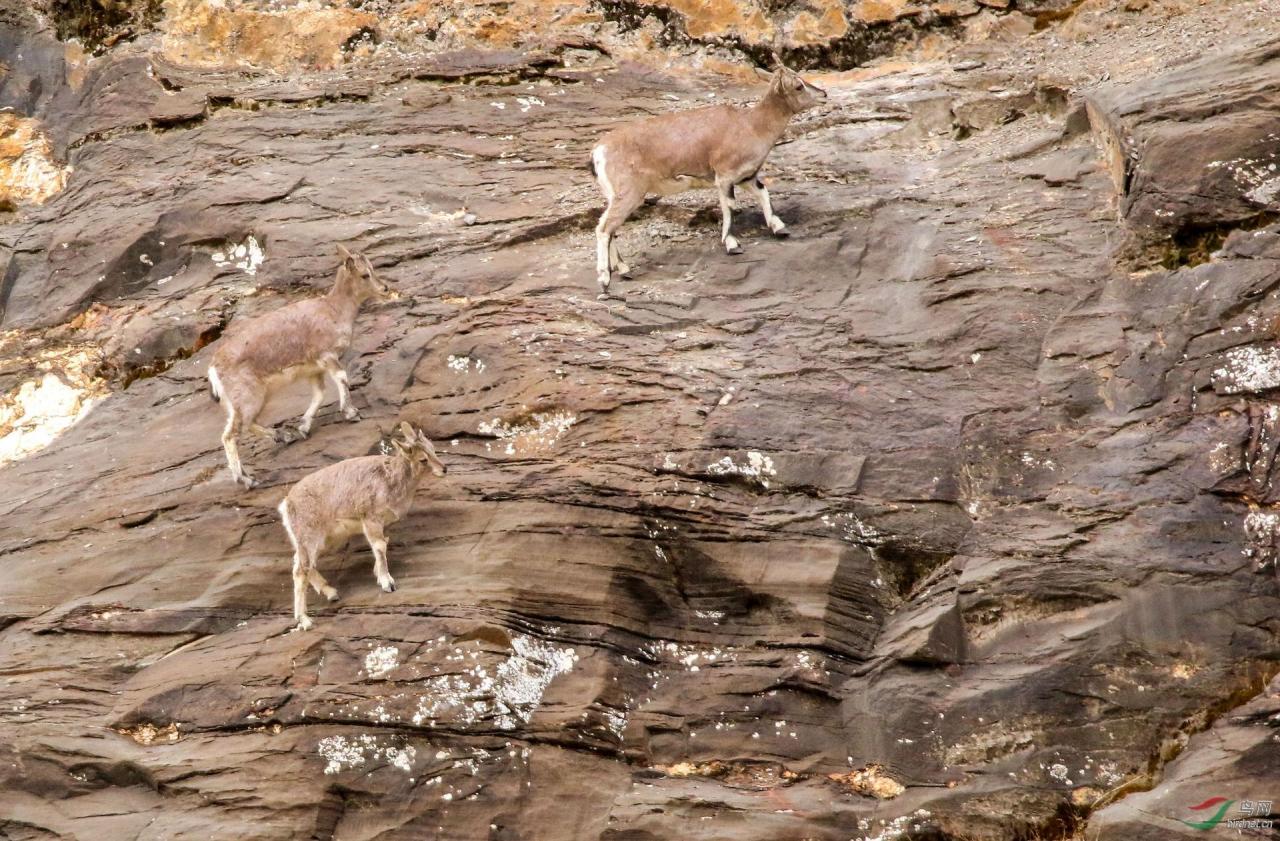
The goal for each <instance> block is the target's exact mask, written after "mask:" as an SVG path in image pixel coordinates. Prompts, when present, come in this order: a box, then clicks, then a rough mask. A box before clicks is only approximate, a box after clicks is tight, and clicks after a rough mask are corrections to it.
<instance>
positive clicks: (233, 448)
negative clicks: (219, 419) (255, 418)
mask: <svg viewBox="0 0 1280 841" xmlns="http://www.w3.org/2000/svg"><path fill="white" fill-rule="evenodd" d="M226 403H227V425H226V426H225V427H223V429H222V449H223V451H224V452H225V453H226V455H227V467H228V468H229V469H230V470H231V478H232V479H234V480H235V481H236V482H239V483H240V484H242V485H244V486H245V487H246V488H252V487H254V486H255V485H257V484H258V480H257V479H255V478H253V476H252V475H250V474H249V473H246V472H245V470H244V465H243V464H242V463H241V461H240V445H239V444H238V443H237V439H238V438H239V437H240V429H241V427H242V425H243V423H242V421H243V416H242V415H241V414H240V412H239V410H237V409H236V407H235V404H234V403H232V402H231V401H230V400H229V399H228V400H227V401H226Z"/></svg>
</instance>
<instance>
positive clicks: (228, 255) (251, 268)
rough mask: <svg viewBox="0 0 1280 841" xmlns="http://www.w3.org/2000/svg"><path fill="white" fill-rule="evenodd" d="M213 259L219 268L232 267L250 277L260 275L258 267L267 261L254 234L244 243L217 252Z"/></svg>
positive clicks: (246, 238)
mask: <svg viewBox="0 0 1280 841" xmlns="http://www.w3.org/2000/svg"><path fill="white" fill-rule="evenodd" d="M211 257H212V259H213V262H214V265H216V266H217V267H218V268H220V269H225V268H227V267H228V266H230V267H232V268H236V269H239V270H240V271H242V272H244V273H245V274H247V275H249V276H250V277H252V276H254V275H256V274H257V273H258V267H260V266H261V265H262V263H263V261H264V260H266V259H267V257H266V254H265V253H263V251H262V246H261V245H260V244H259V243H258V240H257V239H256V238H255V237H254V236H253V235H252V234H250V235H249V236H247V237H245V240H244V242H242V243H239V244H238V245H233V246H231V247H230V248H228V249H227V250H226V251H215V252H214V253H213V254H212V255H211Z"/></svg>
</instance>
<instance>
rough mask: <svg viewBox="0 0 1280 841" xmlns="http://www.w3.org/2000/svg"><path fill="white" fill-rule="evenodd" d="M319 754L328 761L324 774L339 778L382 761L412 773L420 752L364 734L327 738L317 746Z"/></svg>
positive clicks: (388, 739)
mask: <svg viewBox="0 0 1280 841" xmlns="http://www.w3.org/2000/svg"><path fill="white" fill-rule="evenodd" d="M316 751H317V752H318V753H319V754H320V757H321V758H322V759H324V760H325V766H324V772H325V773H326V774H338V773H341V772H342V771H349V770H352V769H355V768H363V767H365V766H366V765H368V764H369V763H371V762H374V761H381V762H385V763H386V764H388V765H390V766H392V767H394V768H399V769H400V770H401V771H404V772H405V773H406V774H409V773H412V771H413V762H414V760H415V759H416V758H417V755H418V750H417V748H415V747H414V746H413V745H404V744H399V743H397V742H396V740H395V737H387V736H374V735H370V734H368V733H361V734H359V735H355V736H341V735H340V736H325V737H324V738H323V739H321V740H320V742H319V743H318V744H317V745H316Z"/></svg>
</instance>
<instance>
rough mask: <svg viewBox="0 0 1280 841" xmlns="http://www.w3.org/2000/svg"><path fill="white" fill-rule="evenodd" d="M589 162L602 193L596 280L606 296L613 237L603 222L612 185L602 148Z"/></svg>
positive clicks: (597, 232)
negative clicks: (603, 204) (607, 231)
mask: <svg viewBox="0 0 1280 841" xmlns="http://www.w3.org/2000/svg"><path fill="white" fill-rule="evenodd" d="M591 162H592V165H593V166H595V170H596V181H597V182H598V183H599V184H600V191H601V192H603V193H604V200H605V209H604V212H603V213H601V214H600V222H599V224H597V225H596V279H597V280H598V281H599V282H600V293H601V294H602V295H606V294H608V292H609V280H610V276H609V270H610V269H611V268H613V260H612V255H613V253H614V252H613V249H614V245H613V237H612V236H610V235H609V234H607V233H605V230H604V222H605V219H607V218H609V210H610V208H612V207H613V196H614V192H613V184H611V183H609V173H608V171H607V169H606V166H607V159H606V153H605V150H604V146H603V145H601V146H597V147H596V148H594V149H592V150H591Z"/></svg>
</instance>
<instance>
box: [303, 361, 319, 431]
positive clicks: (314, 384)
mask: <svg viewBox="0 0 1280 841" xmlns="http://www.w3.org/2000/svg"><path fill="white" fill-rule="evenodd" d="M310 381H311V404H310V405H309V406H307V411H305V412H304V413H303V414H302V420H301V421H299V422H298V435H299V436H300V437H302V438H306V437H307V436H308V435H310V434H311V422H312V421H313V420H314V419H315V416H316V412H318V411H320V404H321V403H323V402H324V373H323V372H321V371H317V372H316V373H314V374H312V375H311V377H310Z"/></svg>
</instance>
